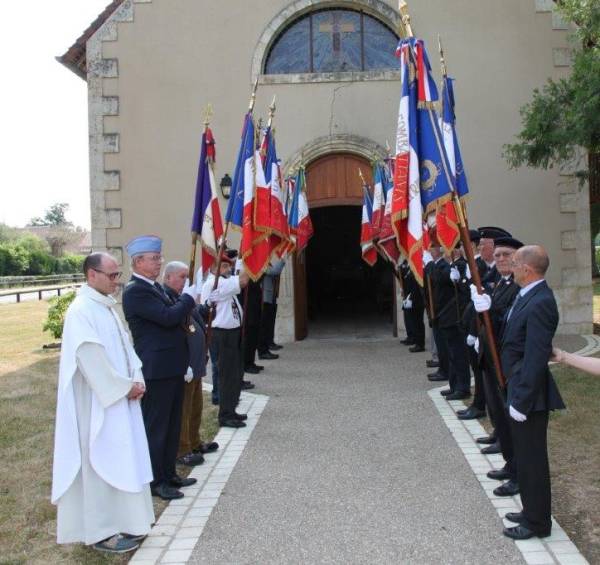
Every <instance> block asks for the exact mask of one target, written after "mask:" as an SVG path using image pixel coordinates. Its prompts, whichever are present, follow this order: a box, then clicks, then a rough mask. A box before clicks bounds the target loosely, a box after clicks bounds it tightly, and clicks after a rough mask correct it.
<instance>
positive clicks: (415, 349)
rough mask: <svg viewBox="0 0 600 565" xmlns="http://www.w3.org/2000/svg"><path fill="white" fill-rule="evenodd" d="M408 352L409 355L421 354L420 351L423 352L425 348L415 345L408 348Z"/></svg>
mask: <svg viewBox="0 0 600 565" xmlns="http://www.w3.org/2000/svg"><path fill="white" fill-rule="evenodd" d="M408 350H409V351H410V352H411V353H421V351H425V348H424V347H423V346H422V345H417V344H416V343H415V345H413V346H412V347H409V348H408Z"/></svg>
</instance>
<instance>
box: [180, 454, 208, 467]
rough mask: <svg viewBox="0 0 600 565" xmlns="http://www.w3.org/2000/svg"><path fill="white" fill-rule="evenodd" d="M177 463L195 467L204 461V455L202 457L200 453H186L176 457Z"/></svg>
mask: <svg viewBox="0 0 600 565" xmlns="http://www.w3.org/2000/svg"><path fill="white" fill-rule="evenodd" d="M177 463H179V464H180V465H187V466H188V467H195V466H196V465H202V463H204V457H202V454H201V453H186V454H185V455H182V456H181V457H178V458H177Z"/></svg>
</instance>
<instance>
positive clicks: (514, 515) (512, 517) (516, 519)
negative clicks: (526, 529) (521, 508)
mask: <svg viewBox="0 0 600 565" xmlns="http://www.w3.org/2000/svg"><path fill="white" fill-rule="evenodd" d="M504 517H505V518H506V519H507V520H508V521H509V522H513V523H514V524H520V523H521V522H522V521H523V520H524V519H525V517H524V516H523V512H507V513H506V514H505V515H504Z"/></svg>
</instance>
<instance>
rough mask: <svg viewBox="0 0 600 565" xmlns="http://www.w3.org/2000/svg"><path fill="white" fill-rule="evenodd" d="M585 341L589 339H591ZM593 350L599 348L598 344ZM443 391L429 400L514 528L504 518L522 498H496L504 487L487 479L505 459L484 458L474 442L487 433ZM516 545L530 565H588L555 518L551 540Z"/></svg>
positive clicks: (434, 392)
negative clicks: (464, 415) (461, 415)
mask: <svg viewBox="0 0 600 565" xmlns="http://www.w3.org/2000/svg"><path fill="white" fill-rule="evenodd" d="M585 337H586V339H587V338H588V337H589V336H585ZM588 347H590V341H588V345H587V346H586V347H584V348H583V350H585V349H586V348H588ZM594 347H600V346H599V345H598V343H596V344H595V346H594ZM583 350H582V351H583ZM443 388H445V387H443V386H442V387H437V388H434V389H432V390H430V391H429V396H430V397H431V400H432V401H433V403H434V405H435V407H436V408H437V410H438V412H439V413H440V415H441V417H442V419H443V420H444V422H445V423H446V426H448V429H449V430H450V433H451V434H452V436H453V437H454V439H455V440H456V443H457V444H458V446H459V447H460V449H461V450H462V452H463V454H464V456H465V459H466V460H467V462H468V463H469V465H470V466H471V469H472V470H473V472H474V473H475V476H476V477H477V480H478V481H479V484H480V485H481V487H482V488H483V490H484V491H485V494H486V495H487V496H488V498H489V499H490V502H491V503H492V504H493V505H494V508H495V509H496V512H497V513H498V516H499V517H500V519H501V520H502V522H503V524H504V525H505V526H509V527H510V526H514V525H515V524H513V523H511V522H509V521H508V520H506V519H504V515H505V514H506V513H507V512H519V511H520V510H521V509H522V506H521V499H520V497H519V496H513V497H498V496H495V495H494V493H493V490H494V489H495V488H496V487H497V486H499V485H500V484H501V483H500V482H499V481H492V480H490V479H489V478H488V477H487V472H488V471H490V470H492V469H500V468H502V467H503V465H504V460H503V459H502V455H500V454H497V455H483V454H482V453H481V451H480V447H479V445H478V444H477V443H476V442H475V439H476V438H478V437H481V436H484V435H487V432H486V431H485V429H484V428H483V426H482V425H481V424H480V423H479V422H478V421H477V420H459V419H458V417H457V416H456V411H457V410H460V409H462V408H465V405H464V404H463V403H462V402H461V401H460V400H454V401H446V399H445V398H444V397H443V396H441V395H440V391H441V390H442V389H443ZM498 535H502V533H501V531H500V526H499V527H498ZM515 544H516V545H517V547H518V549H519V551H520V552H521V553H522V555H523V558H524V559H525V562H526V563H528V564H530V565H545V564H547V563H548V564H549V563H559V564H560V565H584V564H587V563H588V561H587V560H586V559H585V557H583V555H581V553H580V552H579V550H578V549H577V546H576V545H575V544H574V543H573V542H572V541H571V540H570V539H569V536H568V535H567V534H566V532H565V531H564V530H563V529H562V528H561V527H560V525H559V524H558V522H557V521H556V520H555V519H554V518H552V535H551V536H550V537H547V538H543V539H542V538H532V539H529V540H525V541H515Z"/></svg>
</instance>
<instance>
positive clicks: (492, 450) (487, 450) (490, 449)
mask: <svg viewBox="0 0 600 565" xmlns="http://www.w3.org/2000/svg"><path fill="white" fill-rule="evenodd" d="M481 453H483V454H484V455H495V454H496V453H502V450H501V449H500V444H499V443H498V442H496V443H492V444H491V445H488V446H487V447H484V448H483V449H482V450H481Z"/></svg>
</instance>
